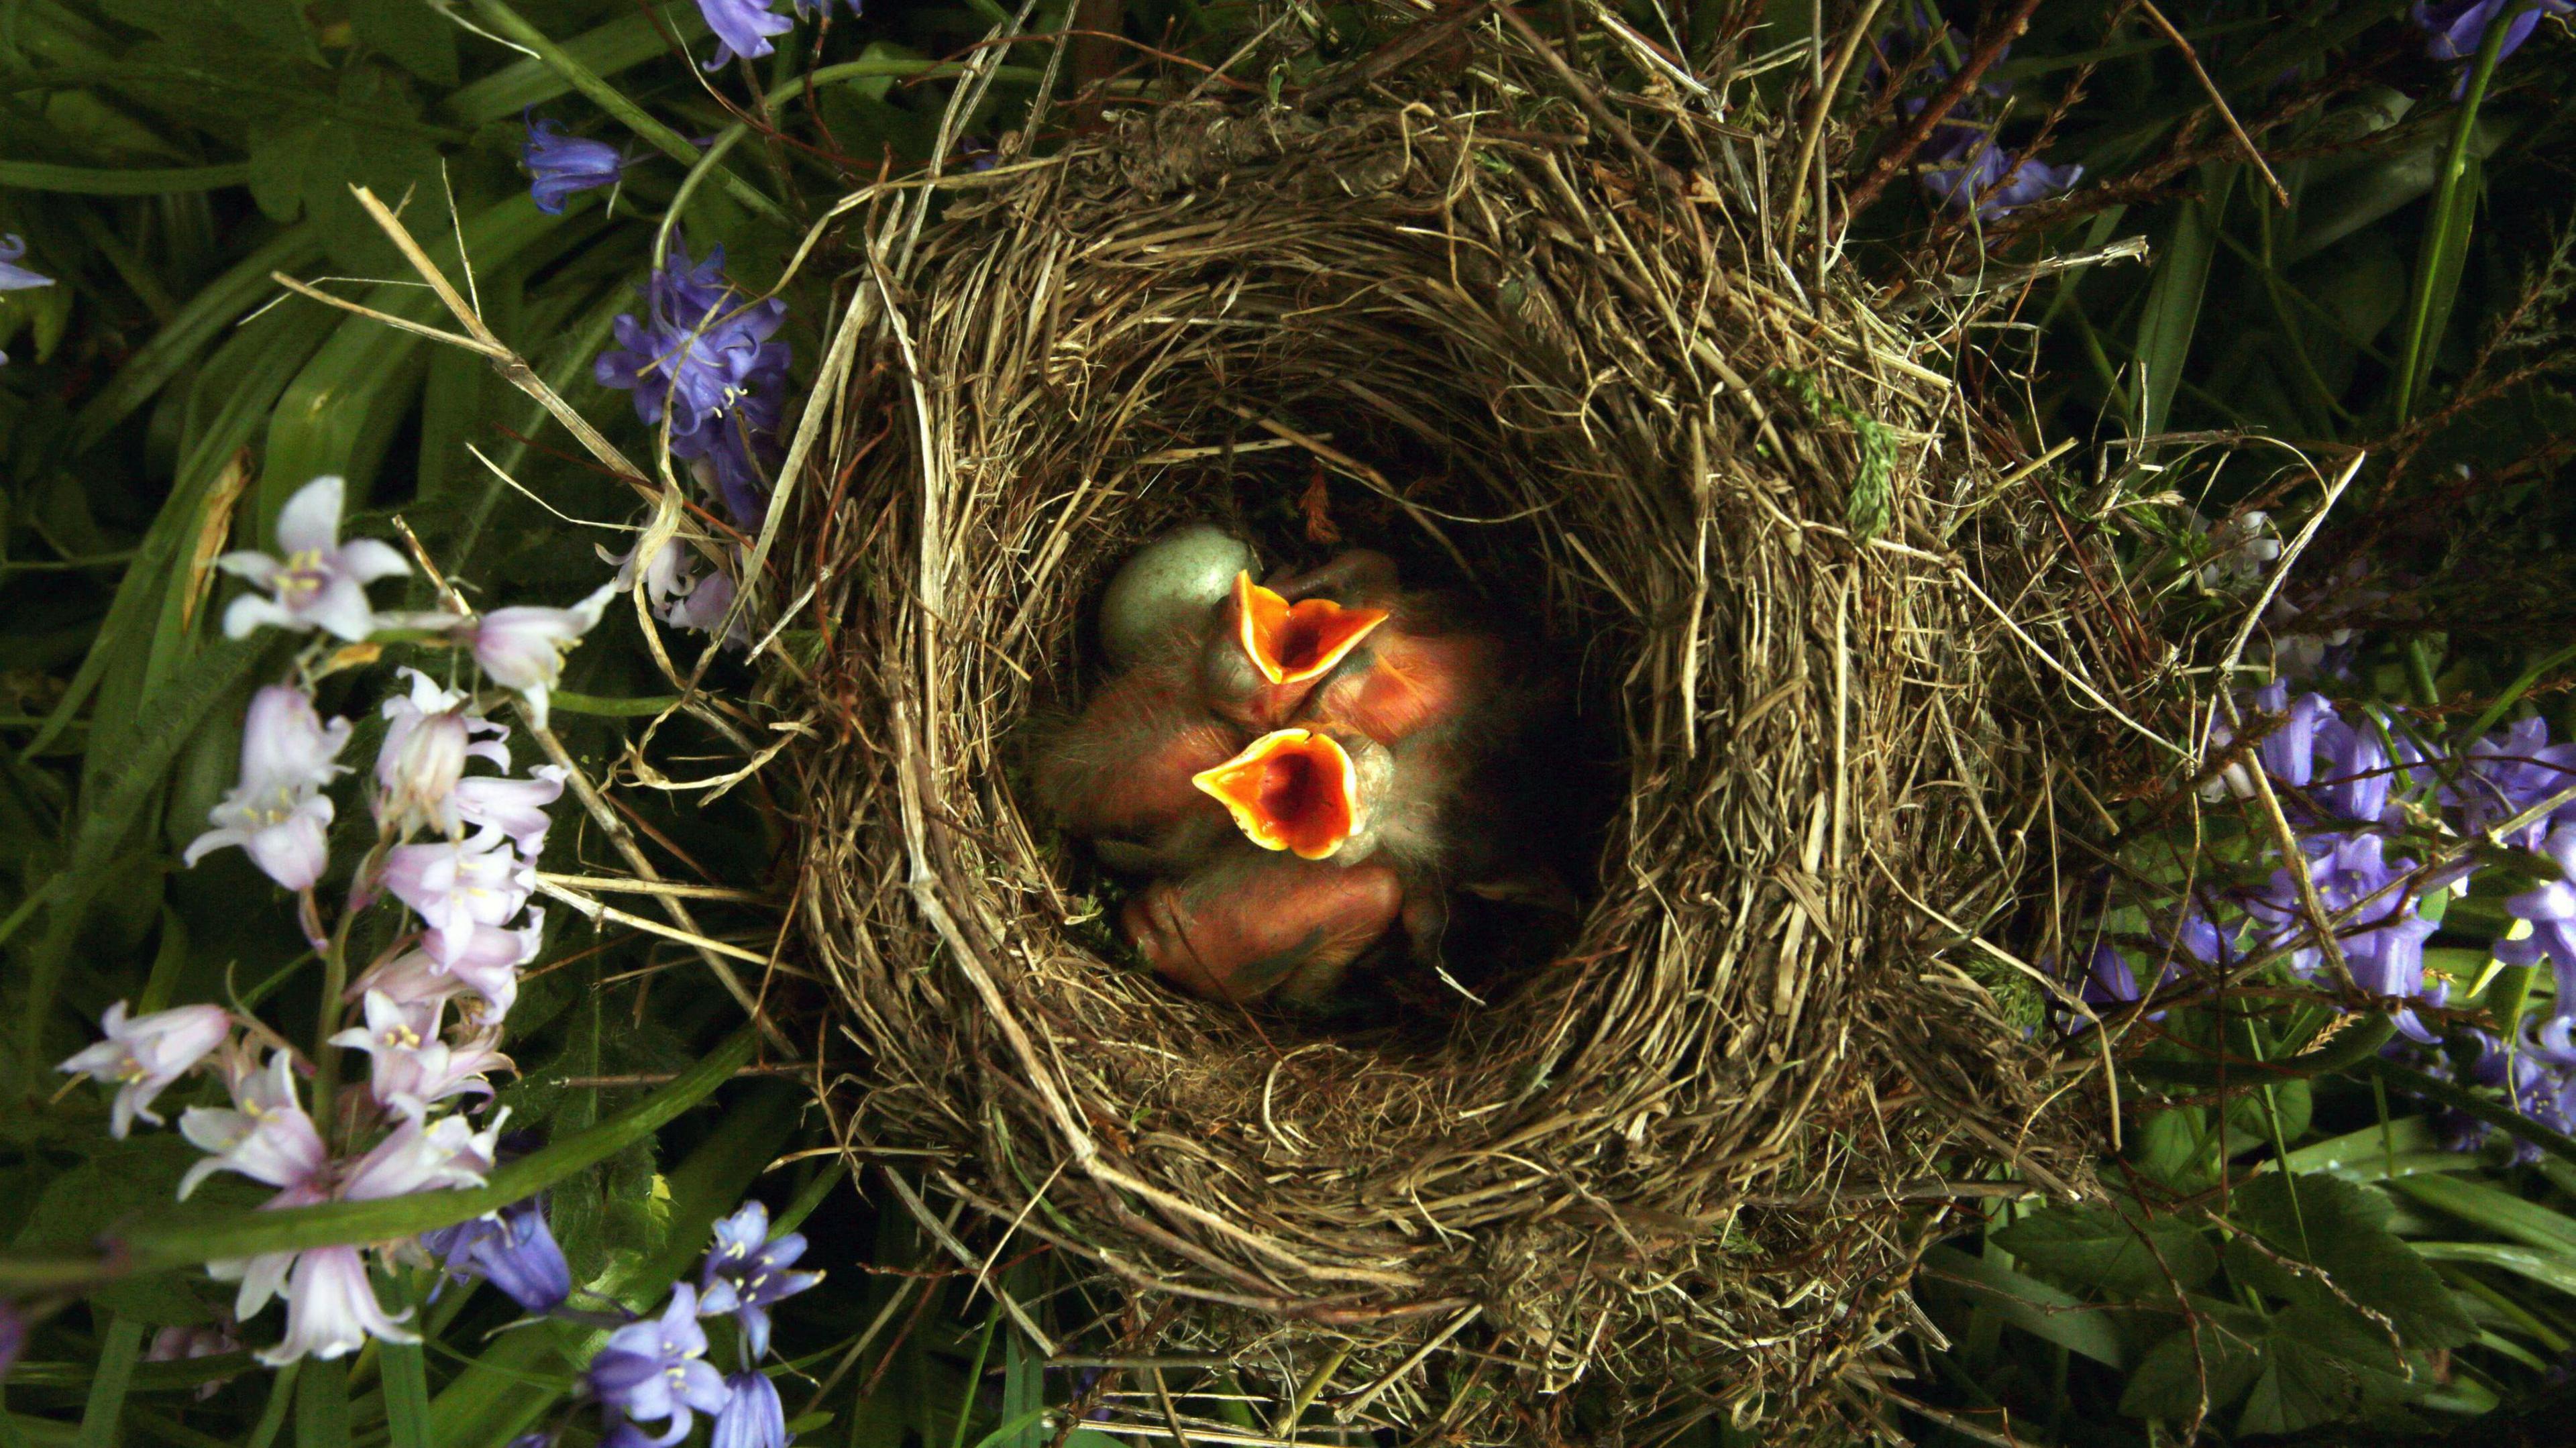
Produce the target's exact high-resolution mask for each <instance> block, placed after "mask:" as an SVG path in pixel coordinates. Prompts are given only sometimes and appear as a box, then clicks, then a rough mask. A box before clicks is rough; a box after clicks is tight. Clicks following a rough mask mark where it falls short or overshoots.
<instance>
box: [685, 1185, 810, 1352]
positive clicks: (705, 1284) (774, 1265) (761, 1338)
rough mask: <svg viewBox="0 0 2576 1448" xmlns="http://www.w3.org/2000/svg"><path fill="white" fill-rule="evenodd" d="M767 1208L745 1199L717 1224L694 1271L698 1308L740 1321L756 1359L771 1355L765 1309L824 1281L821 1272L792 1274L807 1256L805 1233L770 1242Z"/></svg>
mask: <svg viewBox="0 0 2576 1448" xmlns="http://www.w3.org/2000/svg"><path fill="white" fill-rule="evenodd" d="M768 1238H769V1208H767V1207H765V1206H762V1205H761V1204H760V1203H758V1202H745V1203H743V1204H742V1209H741V1210H740V1211H737V1212H735V1213H734V1214H733V1215H732V1216H730V1217H726V1218H724V1219H723V1220H721V1221H719V1222H717V1223H716V1240H715V1245H714V1246H712V1247H710V1248H708V1249H707V1261H706V1266H705V1268H704V1269H703V1270H701V1271H700V1272H699V1274H698V1285H699V1287H700V1288H701V1289H702V1290H703V1292H704V1293H705V1296H704V1297H702V1298H701V1299H700V1300H699V1303H698V1311H699V1312H700V1313H702V1314H704V1315H706V1316H709V1317H713V1316H715V1315H716V1314H718V1313H722V1312H730V1313H732V1314H733V1315H734V1320H735V1321H736V1322H738V1323H740V1324H741V1325H742V1332H743V1340H744V1342H745V1344H746V1345H747V1346H748V1347H749V1348H750V1350H751V1359H752V1361H754V1362H757V1361H759V1360H760V1359H762V1358H764V1357H767V1356H768V1355H769V1308H770V1306H771V1305H772V1304H773V1303H776V1302H779V1301H781V1300H782V1299H785V1298H789V1297H793V1296H795V1295H796V1294H797V1293H799V1292H802V1291H804V1290H805V1289H806V1288H808V1287H811V1286H813V1285H814V1284H815V1283H817V1282H820V1281H822V1280H823V1274H822V1273H820V1272H790V1271H788V1270H787V1269H788V1268H789V1267H792V1266H794V1265H795V1262H796V1259H797V1258H799V1257H802V1256H804V1255H805V1236H804V1234H803V1233H801V1232H790V1233H788V1234H787V1235H785V1236H783V1237H780V1238H779V1239H778V1240H777V1241H775V1242H772V1241H770V1240H768Z"/></svg>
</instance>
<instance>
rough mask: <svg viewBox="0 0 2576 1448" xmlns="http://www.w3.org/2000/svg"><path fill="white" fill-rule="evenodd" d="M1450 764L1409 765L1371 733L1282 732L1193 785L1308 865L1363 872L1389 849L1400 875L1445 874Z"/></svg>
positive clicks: (1249, 834) (1258, 838) (1263, 842)
mask: <svg viewBox="0 0 2576 1448" xmlns="http://www.w3.org/2000/svg"><path fill="white" fill-rule="evenodd" d="M1446 764H1447V761H1446V759H1445V757H1443V758H1432V757H1430V756H1428V755H1425V756H1424V757H1423V758H1421V759H1420V760H1419V761H1418V763H1417V765H1416V766H1415V767H1412V768H1407V767H1406V765H1405V763H1404V762H1403V761H1401V760H1399V759H1398V757H1397V756H1396V754H1395V753H1394V752H1393V751H1391V750H1389V749H1388V748H1387V747H1386V746H1385V745H1382V744H1380V743H1378V742H1377V741H1376V740H1374V739H1370V738H1368V737H1367V736H1366V735H1359V734H1340V733H1335V732H1332V731H1328V730H1319V729H1307V728H1288V729H1274V730H1272V731H1271V732H1269V733H1267V734H1264V735H1262V736H1261V737H1260V738H1258V739H1256V740H1254V741H1252V742H1251V743H1250V744H1248V745H1246V746H1244V748H1243V750H1242V751H1241V752H1240V753H1238V754H1236V755H1234V756H1233V757H1232V758H1230V759H1227V760H1226V761H1224V762H1223V763H1221V764H1217V765H1214V766H1212V767H1210V768H1208V769H1206V770H1204V771H1202V772H1200V773H1199V774H1197V775H1195V776H1193V777H1192V778H1191V780H1190V783H1191V784H1193V785H1195V786H1196V787H1198V788H1199V789H1200V790H1202V791H1204V792H1205V793H1206V794H1207V795H1208V796H1209V797H1210V798H1213V799H1214V800H1216V801H1217V803H1219V804H1222V805H1224V806H1225V809H1226V813H1228V814H1229V815H1232V816H1233V817H1234V823H1235V828H1236V829H1238V830H1239V831H1241V832H1242V835H1243V837H1244V838H1245V839H1247V840H1250V841H1251V842H1252V843H1254V844H1256V845H1259V846H1260V847H1261V848H1263V849H1265V850H1282V851H1285V852H1287V853H1289V854H1292V855H1295V856H1297V857H1298V858H1299V859H1302V860H1332V861H1335V862H1337V863H1339V864H1342V865H1356V864H1358V863H1360V862H1361V861H1363V860H1368V859H1371V858H1373V857H1377V856H1379V855H1380V853H1381V852H1383V853H1384V857H1385V859H1386V861H1387V862H1388V863H1391V864H1393V865H1394V866H1395V867H1396V868H1398V869H1400V870H1405V871H1409V872H1423V871H1431V870H1436V869H1437V868H1438V867H1439V866H1440V864H1441V863H1442V857H1443V856H1444V854H1445V853H1446V849H1445V845H1444V841H1443V838H1442V830H1441V823H1442V816H1443V814H1444V812H1445V806H1446V803H1447V801H1446V800H1445V798H1444V795H1445V793H1446V792H1447V791H1448V790H1449V788H1450V787H1451V785H1452V784H1453V783H1454V779H1453V776H1452V773H1451V771H1450V770H1449V769H1448V768H1447V767H1446Z"/></svg>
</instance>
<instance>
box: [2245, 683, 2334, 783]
mask: <svg viewBox="0 0 2576 1448" xmlns="http://www.w3.org/2000/svg"><path fill="white" fill-rule="evenodd" d="M2254 707H2255V708H2257V709H2260V710H2262V711H2263V712H2264V713H2266V714H2277V715H2280V716H2281V723H2280V725H2279V727H2277V728H2275V729H2274V730H2273V731H2272V732H2271V733H2269V734H2267V735H2265V736H2263V742H2262V743H2260V744H2258V745H2256V746H2255V750H2254V752H2255V754H2256V755H2257V756H2258V757H2260V758H2261V759H2262V761H2263V772H2264V773H2266V774H2268V775H2270V776H2272V777H2273V778H2274V779H2277V780H2279V781H2280V782H2281V783H2283V784H2286V785H2289V786H2291V787H2292V788H2294V789H2299V788H2305V787H2306V786H2307V783H2308V781H2309V780H2311V779H2313V778H2315V777H2316V747H2317V728H2318V726H2320V725H2322V724H2324V723H2325V722H2326V721H2328V720H2330V719H2333V718H2335V707H2334V701H2332V700H2330V699H2328V698H2327V697H2326V696H2325V695H2323V694H2302V695H2300V696H2299V697H2298V698H2297V699H2295V700H2294V699H2291V698H2290V697H2289V689H2288V688H2287V686H2285V685H2282V684H2280V683H2277V682H2276V683H2270V684H2266V685H2264V686H2263V687H2262V688H2260V689H2257V690H2255V691H2254Z"/></svg>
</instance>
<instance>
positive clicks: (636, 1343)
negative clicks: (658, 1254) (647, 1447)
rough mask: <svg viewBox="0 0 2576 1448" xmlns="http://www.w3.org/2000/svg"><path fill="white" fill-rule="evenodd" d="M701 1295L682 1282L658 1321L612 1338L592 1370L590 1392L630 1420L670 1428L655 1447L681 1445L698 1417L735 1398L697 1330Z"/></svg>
mask: <svg viewBox="0 0 2576 1448" xmlns="http://www.w3.org/2000/svg"><path fill="white" fill-rule="evenodd" d="M697 1319H698V1290H697V1289H696V1288H695V1287H692V1286H690V1285H689V1284H688V1283H686V1282H683V1283H681V1284H680V1285H679V1286H678V1287H675V1288H673V1289H672V1290H671V1303H670V1306H669V1307H667V1308H665V1309H664V1310H663V1312H662V1315H661V1316H660V1317H658V1318H652V1319H648V1320H646V1321H643V1322H637V1323H631V1324H629V1325H627V1326H625V1327H621V1328H619V1329H618V1330H617V1331H615V1332H613V1333H610V1334H609V1336H608V1345H607V1346H606V1347H604V1348H602V1349H600V1352H599V1356H598V1357H596V1358H593V1359H592V1360H591V1364H590V1390H591V1393H592V1395H593V1396H595V1397H597V1398H598V1399H599V1401H600V1402H602V1403H605V1404H606V1405H608V1406H609V1407H610V1408H612V1409H615V1410H616V1411H617V1412H618V1413H620V1414H622V1415H624V1416H625V1417H628V1418H634V1419H638V1420H640V1421H644V1422H650V1421H652V1420H654V1419H656V1418H668V1419H669V1420H670V1423H669V1425H668V1426H667V1427H665V1428H664V1429H663V1430H662V1436H661V1437H659V1438H655V1439H652V1440H651V1441H652V1442H654V1443H656V1444H661V1445H669V1444H672V1443H677V1442H679V1441H680V1440H681V1439H682V1438H685V1437H687V1436H688V1434H689V1429H690V1427H691V1426H692V1425H693V1424H694V1423H695V1422H696V1421H697V1420H696V1418H695V1417H694V1416H692V1415H693V1414H695V1413H719V1412H722V1411H724V1406H725V1404H726V1403H727V1402H728V1401H730V1400H731V1398H732V1394H731V1393H729V1392H727V1391H726V1390H725V1380H724V1375H723V1374H722V1373H719V1372H717V1371H716V1370H715V1368H714V1367H712V1366H711V1365H709V1364H708V1362H707V1360H706V1356H707V1335H706V1332H705V1331H704V1330H703V1329H701V1328H700V1327H699V1326H698V1321H697Z"/></svg>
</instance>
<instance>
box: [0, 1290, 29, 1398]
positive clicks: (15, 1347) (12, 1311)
mask: <svg viewBox="0 0 2576 1448" xmlns="http://www.w3.org/2000/svg"><path fill="white" fill-rule="evenodd" d="M26 1350H27V1314H26V1313H24V1312H22V1311H20V1310H19V1309H18V1304H17V1303H15V1302H12V1301H10V1300H9V1299H8V1298H6V1297H0V1383H6V1382H7V1381H9V1370H10V1369H11V1368H14V1367H16V1366H17V1365H18V1355H19V1354H20V1353H23V1352H25V1351H26Z"/></svg>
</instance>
